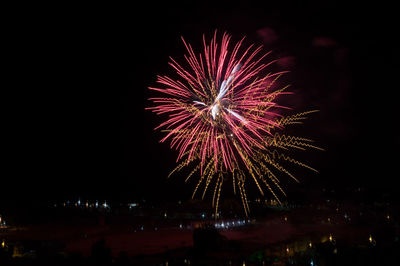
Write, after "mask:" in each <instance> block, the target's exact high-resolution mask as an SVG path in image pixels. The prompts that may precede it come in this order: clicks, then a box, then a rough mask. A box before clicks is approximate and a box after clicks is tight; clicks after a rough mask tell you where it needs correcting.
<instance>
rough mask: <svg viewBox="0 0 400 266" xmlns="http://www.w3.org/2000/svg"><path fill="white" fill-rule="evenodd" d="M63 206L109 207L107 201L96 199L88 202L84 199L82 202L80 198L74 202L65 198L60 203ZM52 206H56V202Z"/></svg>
mask: <svg viewBox="0 0 400 266" xmlns="http://www.w3.org/2000/svg"><path fill="white" fill-rule="evenodd" d="M62 206H63V207H79V208H80V207H82V208H83V207H85V208H96V209H97V208H104V209H109V208H110V205H109V204H108V203H107V201H104V202H103V203H100V202H99V201H98V200H96V201H95V202H94V203H89V201H86V202H85V203H83V202H82V201H81V200H80V199H78V200H77V201H76V202H71V201H69V200H67V201H66V202H64V203H62ZM54 207H57V204H54Z"/></svg>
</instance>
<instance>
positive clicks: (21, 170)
mask: <svg viewBox="0 0 400 266" xmlns="http://www.w3.org/2000/svg"><path fill="white" fill-rule="evenodd" d="M245 2H247V1H245ZM276 2H279V4H277V3H276ZM320 2H323V3H320ZM263 3H264V4H262V5H259V4H254V5H251V4H241V5H227V6H214V5H205V4H204V3H199V5H198V6H194V5H191V6H189V5H183V6H182V5H180V6H175V7H173V6H160V5H158V4H157V5H156V4H155V3H148V4H145V5H143V6H140V7H139V6H125V7H122V6H121V7H118V8H115V7H114V8H110V9H108V8H106V9H105V10H104V9H102V10H101V11H99V10H97V9H95V8H94V7H89V8H85V9H84V10H83V9H80V8H74V7H72V8H71V7H69V8H68V9H64V7H54V10H53V11H52V12H47V11H43V10H42V9H41V8H38V9H39V10H40V11H37V12H30V10H29V8H27V10H24V13H20V12H19V9H16V10H13V13H12V14H13V15H12V16H11V18H10V20H9V21H8V22H7V36H9V37H8V38H4V40H3V42H7V44H9V45H8V46H7V47H8V49H7V50H3V54H4V55H5V57H6V59H7V60H6V64H5V69H6V70H5V72H3V75H4V77H5V80H7V83H5V85H4V87H3V90H4V91H7V93H6V94H7V96H5V97H3V103H5V105H4V106H6V108H5V109H3V118H4V120H5V123H4V127H3V131H5V132H6V133H7V134H5V135H7V137H4V138H3V144H4V146H5V147H6V149H4V155H5V156H4V157H5V159H4V160H3V165H4V167H3V169H4V170H3V174H2V177H1V183H0V199H32V198H40V199H56V198H63V197H73V196H82V197H99V198H114V199H120V198H122V199H127V198H141V197H145V198H155V199H157V198H165V199H176V198H183V199H184V198H188V195H189V194H190V191H191V190H192V186H190V185H184V184H183V177H182V176H176V177H175V179H174V180H170V181H168V180H166V175H167V174H168V173H169V171H170V170H171V169H173V167H174V164H175V163H174V162H175V157H176V152H174V151H171V150H169V149H168V144H166V143H164V144H161V143H158V141H159V139H160V137H161V134H160V133H159V132H155V131H153V128H154V127H155V126H156V125H157V123H159V122H160V121H161V120H160V118H158V117H156V116H155V115H153V114H152V113H151V112H149V111H145V110H144V108H145V107H146V106H149V102H148V101H147V100H146V99H147V98H148V97H149V96H150V94H149V92H148V90H147V87H148V86H154V85H155V80H156V75H157V74H172V73H173V72H172V70H171V69H170V68H169V67H168V57H169V56H172V57H174V58H176V59H177V60H180V61H181V62H182V61H183V60H182V59H183V58H182V55H183V53H184V52H185V49H184V46H183V44H182V42H181V41H180V36H184V37H185V39H186V40H188V41H189V42H190V43H192V44H193V46H194V47H195V48H196V47H200V46H199V44H201V38H202V34H203V33H204V34H206V36H208V37H209V36H210V35H211V34H212V33H213V32H214V30H215V29H218V30H219V32H223V31H227V32H229V33H230V34H232V35H233V39H234V40H238V39H240V38H241V37H242V36H244V35H246V36H247V40H248V43H257V44H264V46H265V49H266V50H273V54H272V57H274V58H286V59H287V61H283V64H284V66H286V67H287V68H289V69H290V70H291V73H290V74H289V75H288V76H287V77H286V79H285V81H287V82H288V83H290V84H292V90H293V91H294V92H295V96H291V97H292V98H291V99H288V103H292V104H293V105H294V106H295V107H296V108H297V109H298V110H301V111H303V110H309V109H319V110H321V111H320V113H318V114H316V115H314V116H312V117H311V118H310V119H309V120H308V121H307V123H306V124H305V125H304V128H302V129H299V131H298V133H299V134H304V135H307V136H311V137H313V138H314V139H315V140H316V141H317V143H318V144H319V145H320V146H322V147H324V148H325V149H326V151H325V152H312V153H311V154H305V155H304V156H305V157H304V161H307V162H310V164H312V165H313V166H315V167H316V168H318V169H320V174H319V175H313V174H309V173H306V172H301V173H300V177H301V178H303V180H304V182H303V183H302V184H301V186H303V187H314V186H320V185H321V184H326V185H329V186H337V187H340V186H343V185H344V184H346V185H349V186H358V185H362V186H368V187H371V188H375V187H377V188H380V189H382V190H386V189H387V190H394V188H393V186H392V185H391V184H392V183H393V182H394V180H395V179H396V178H397V176H398V172H397V171H396V169H397V165H396V164H397V162H396V161H397V160H398V154H397V152H398V148H399V134H398V133H397V131H396V130H395V127H396V123H397V122H398V114H399V112H398V111H397V108H396V107H397V105H396V104H397V103H395V101H396V96H395V95H396V93H397V91H398V82H396V76H397V75H398V70H399V68H398V60H397V58H398V53H399V52H398V42H395V35H396V34H397V33H398V30H397V26H398V25H395V24H394V23H395V21H396V17H395V16H394V15H395V14H394V11H393V10H394V8H393V7H391V6H375V5H374V6H372V5H370V6H364V5H359V6H347V5H346V4H327V3H326V2H325V1H311V2H309V3H308V4H299V3H295V2H288V1H263ZM379 4H380V3H379ZM35 11H36V9H35ZM25 13H26V14H25ZM14 14H15V15H14ZM284 62H286V64H285V63H284ZM8 94H9V96H8ZM287 185H288V186H289V188H290V187H291V186H296V185H295V184H293V183H290V182H288V183H287Z"/></svg>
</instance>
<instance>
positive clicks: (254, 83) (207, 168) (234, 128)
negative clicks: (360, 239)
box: [147, 33, 320, 217]
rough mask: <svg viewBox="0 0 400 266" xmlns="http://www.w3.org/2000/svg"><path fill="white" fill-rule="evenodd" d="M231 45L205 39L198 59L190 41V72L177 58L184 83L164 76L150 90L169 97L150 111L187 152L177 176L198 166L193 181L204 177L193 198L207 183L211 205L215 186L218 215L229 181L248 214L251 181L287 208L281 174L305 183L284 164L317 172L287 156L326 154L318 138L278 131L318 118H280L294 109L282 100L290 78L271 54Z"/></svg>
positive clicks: (225, 38)
mask: <svg viewBox="0 0 400 266" xmlns="http://www.w3.org/2000/svg"><path fill="white" fill-rule="evenodd" d="M230 40H231V37H230V36H229V35H228V34H226V33H225V34H224V35H223V37H222V41H221V43H220V44H218V43H217V41H216V33H215V34H214V37H213V38H212V39H211V42H210V44H209V45H207V44H206V40H205V37H204V36H203V44H204V51H203V53H202V54H199V56H198V57H196V55H195V53H194V51H193V49H192V47H191V46H190V44H187V43H186V42H185V40H183V38H182V41H183V43H184V45H185V47H186V49H187V52H188V55H185V59H186V61H187V63H188V66H189V67H188V68H184V67H182V66H181V65H180V64H178V63H177V62H176V61H175V60H173V59H172V58H171V62H170V63H169V64H170V65H171V66H172V67H173V68H174V70H175V71H176V73H177V74H178V76H179V78H178V79H176V80H175V79H172V78H170V77H167V76H158V79H157V82H158V83H159V84H160V86H159V87H158V88H155V87H150V88H149V89H150V90H154V91H158V92H160V93H162V94H163V96H164V97H156V98H150V100H151V101H152V102H153V104H154V107H150V108H147V109H150V110H152V111H153V112H155V113H157V114H158V115H165V114H166V115H168V119H166V121H165V122H163V123H161V124H160V125H159V126H158V127H157V128H156V129H159V128H163V131H165V132H167V134H166V136H165V137H164V138H162V139H161V142H164V141H166V140H168V139H169V140H170V141H171V148H175V149H177V150H178V151H179V155H178V158H177V161H182V162H181V163H180V164H179V165H178V166H177V167H176V168H175V169H174V170H173V171H172V172H174V171H178V170H180V169H181V168H183V167H185V166H187V165H189V164H190V163H191V162H192V161H196V160H197V161H198V164H197V166H196V167H194V169H193V170H192V172H191V173H190V174H189V176H188V177H187V178H186V180H185V181H187V180H188V179H189V178H190V176H192V175H193V173H195V172H196V171H198V170H200V173H201V174H200V178H199V180H198V182H197V185H196V187H195V189H194V192H193V195H192V198H193V197H194V196H195V194H196V191H197V190H198V188H199V186H200V185H201V184H205V185H204V190H203V196H202V197H203V198H204V196H205V194H206V191H207V189H208V187H209V185H210V184H211V183H212V182H213V181H215V188H214V193H213V197H212V204H213V206H215V215H217V210H218V202H219V198H220V194H221V188H222V183H223V180H224V179H225V178H224V176H228V175H230V176H231V177H232V180H233V182H232V183H233V191H234V193H235V194H236V190H237V189H238V190H239V192H240V195H241V198H242V203H243V207H244V210H245V213H246V215H248V213H249V211H250V209H249V206H248V201H247V193H246V189H245V183H246V176H250V177H251V178H252V179H253V181H254V182H255V184H256V185H257V187H258V189H259V191H260V193H261V194H262V195H264V192H263V189H262V187H261V185H260V184H264V185H265V187H266V188H267V189H268V190H269V191H270V192H271V193H272V195H273V196H274V197H275V199H276V200H277V201H278V202H279V203H280V200H279V197H278V196H277V194H276V189H278V190H279V191H280V192H281V193H282V194H283V195H286V194H285V192H284V190H283V189H282V188H281V185H280V184H279V179H278V178H277V176H276V175H275V173H276V172H280V173H285V174H286V175H288V176H289V177H290V178H292V179H293V180H296V181H298V180H297V179H296V178H295V177H294V175H293V174H291V173H290V172H289V171H288V170H287V169H286V168H285V167H283V166H282V165H281V163H280V162H281V161H286V162H289V163H292V164H295V165H298V166H301V167H305V168H308V169H310V170H313V171H316V170H315V169H314V168H312V167H310V166H308V165H307V164H305V163H302V162H300V161H297V160H295V159H293V158H290V157H289V156H286V155H285V154H283V153H281V152H280V151H282V150H283V151H286V150H288V149H297V150H305V149H306V148H313V149H320V148H318V147H317V146H314V145H313V144H312V140H310V139H307V138H302V137H296V136H287V135H283V134H282V135H281V134H280V133H279V132H278V131H281V130H282V129H283V127H284V126H286V125H291V124H299V123H301V121H303V120H304V119H305V118H306V115H307V114H309V113H312V112H314V111H308V112H303V113H298V114H295V115H291V116H286V117H284V116H282V115H281V114H279V110H280V109H281V108H286V107H283V106H280V105H278V104H277V103H276V100H277V97H278V96H279V95H282V94H288V92H284V90H285V89H286V88H287V87H288V86H286V87H283V88H280V89H276V88H274V87H275V86H274V84H275V82H276V80H277V79H278V78H279V77H280V76H281V75H282V74H283V73H285V72H286V71H282V72H276V73H273V72H271V71H270V72H268V68H269V67H270V66H271V64H273V63H274V62H276V61H277V60H273V61H269V62H265V63H264V61H265V60H266V59H265V58H266V57H267V55H269V54H270V52H268V53H262V47H261V46H260V47H254V45H250V46H249V47H248V48H243V46H242V43H243V40H244V38H243V39H242V40H240V41H239V42H238V43H236V44H235V45H234V46H233V49H230V48H229V43H230ZM277 129H278V130H277ZM272 131H274V132H272ZM213 166H214V167H213ZM274 172H275V173H274ZM171 174H172V173H171ZM236 188H237V189H236ZM215 217H217V216H215Z"/></svg>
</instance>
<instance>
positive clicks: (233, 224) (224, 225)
mask: <svg viewBox="0 0 400 266" xmlns="http://www.w3.org/2000/svg"><path fill="white" fill-rule="evenodd" d="M246 223H247V224H248V223H250V220H247V221H246V220H238V221H230V222H221V223H215V224H214V226H215V227H216V228H230V227H237V226H243V225H246Z"/></svg>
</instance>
